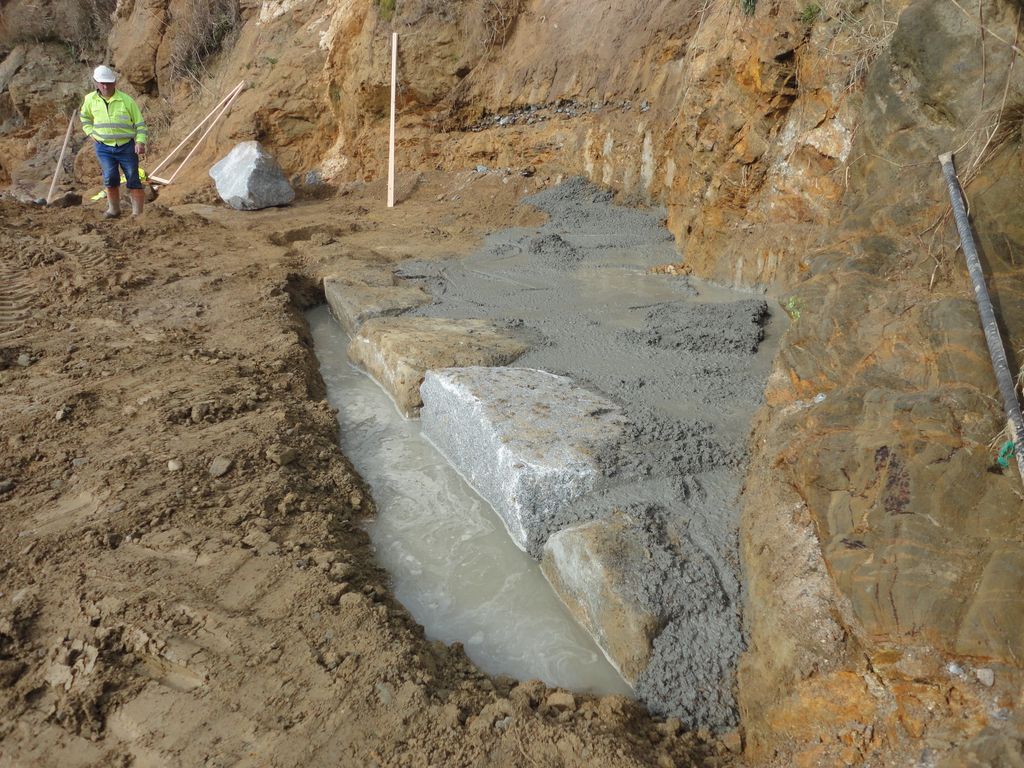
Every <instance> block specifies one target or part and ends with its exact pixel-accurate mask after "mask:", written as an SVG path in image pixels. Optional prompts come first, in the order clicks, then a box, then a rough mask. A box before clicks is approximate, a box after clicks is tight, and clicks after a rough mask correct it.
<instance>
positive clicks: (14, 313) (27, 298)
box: [0, 263, 37, 343]
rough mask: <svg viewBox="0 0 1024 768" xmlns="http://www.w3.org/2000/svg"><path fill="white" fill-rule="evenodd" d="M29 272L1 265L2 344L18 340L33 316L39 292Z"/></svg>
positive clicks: (0, 315)
mask: <svg viewBox="0 0 1024 768" xmlns="http://www.w3.org/2000/svg"><path fill="white" fill-rule="evenodd" d="M27 271H28V270H24V269H18V268H17V267H14V266H13V265H10V264H4V263H0V343H6V342H10V341H14V340H15V339H17V338H18V337H19V336H20V334H21V330H22V325H23V323H24V322H25V320H27V319H28V318H29V317H30V316H31V315H32V306H33V304H34V303H35V299H36V293H37V292H36V290H35V288H34V287H33V283H32V280H31V279H30V278H29V276H28V274H27Z"/></svg>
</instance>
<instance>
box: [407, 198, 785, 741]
mask: <svg viewBox="0 0 1024 768" xmlns="http://www.w3.org/2000/svg"><path fill="white" fill-rule="evenodd" d="M526 202H528V203H530V204H532V205H535V206H536V207H538V208H540V209H541V210H543V211H545V212H546V213H548V214H549V217H550V218H549V220H548V222H547V223H545V224H544V225H543V226H541V227H537V228H517V229H509V230H504V231H502V232H498V233H496V234H494V235H491V236H490V237H488V238H487V240H486V242H485V244H484V246H483V248H481V250H480V251H479V252H477V253H476V254H474V255H472V256H470V257H468V258H465V259H457V260H451V261H446V262H440V263H437V262H433V263H428V262H410V263H406V264H404V265H402V267H401V269H400V271H399V276H400V277H403V278H406V279H411V280H418V281H420V283H421V284H423V285H424V286H425V287H426V288H427V289H428V290H429V291H430V293H431V294H432V296H433V302H432V303H431V304H429V305H422V306H420V307H418V308H416V309H413V310H412V311H411V312H410V315H407V317H408V316H419V317H447V318H464V319H470V318H473V319H486V320H490V321H493V322H495V323H497V324H498V325H499V326H502V327H507V328H521V329H523V330H524V331H527V332H530V333H532V334H533V335H534V336H535V337H536V338H537V340H538V341H536V342H535V343H533V344H532V346H531V347H530V349H529V350H528V351H527V352H526V353H525V354H524V355H523V356H522V357H521V358H519V359H518V360H517V361H516V363H515V365H516V367H517V368H526V369H535V370H539V371H546V372H548V373H551V374H556V375H558V376H564V377H567V378H568V379H569V380H571V384H572V385H573V386H574V387H578V388H582V389H584V390H586V391H587V392H589V393H591V394H593V395H596V396H600V397H602V398H606V399H607V400H609V401H611V403H612V405H611V406H608V408H609V409H616V410H608V411H604V410H603V409H602V410H600V411H599V413H614V415H615V429H616V430H618V431H619V437H618V438H617V439H596V440H590V441H589V442H588V444H587V445H586V450H585V451H584V453H586V455H587V456H588V457H589V458H588V461H592V462H593V466H594V474H593V475H591V476H590V480H586V481H580V477H581V476H580V477H576V478H574V479H569V478H568V476H567V477H566V478H565V482H566V483H567V484H568V485H567V487H571V488H572V490H571V492H568V493H565V492H562V491H559V490H558V489H557V488H555V487H553V486H552V487H549V488H547V489H545V490H544V491H543V493H542V494H541V495H540V496H538V497H537V498H541V497H543V498H545V499H547V501H548V502H552V503H550V504H548V505H547V507H546V511H543V510H542V508H544V507H545V505H544V504H540V505H536V506H535V511H542V512H543V514H542V515H540V516H535V518H536V519H534V520H533V521H532V522H531V524H530V530H531V532H532V533H530V534H529V535H526V537H525V538H526V549H527V550H528V551H530V552H531V554H534V555H536V554H538V552H539V553H540V554H542V555H543V557H544V559H545V560H544V562H545V566H544V567H545V571H546V572H547V574H548V577H549V580H550V581H551V582H552V584H553V585H554V586H555V588H556V589H557V590H558V591H559V592H560V593H561V595H562V597H563V600H564V601H565V603H566V605H567V606H568V607H569V608H570V609H571V610H572V611H573V613H574V614H575V615H576V616H577V618H578V619H579V621H580V622H581V624H583V625H584V626H586V627H588V628H589V629H590V631H591V633H592V634H593V636H594V637H595V638H596V639H597V640H598V642H599V643H600V645H601V647H602V649H603V650H604V651H605V653H606V654H607V655H608V656H609V658H610V659H612V660H613V661H614V662H615V663H616V664H617V665H618V666H619V668H620V669H622V670H623V672H624V673H625V674H626V676H627V677H628V678H630V679H631V680H634V681H635V683H634V684H635V690H636V693H637V695H638V696H639V697H640V698H641V699H642V700H643V701H644V702H645V703H646V704H647V706H648V707H649V708H650V709H652V710H653V711H655V712H658V713H664V714H674V715H678V716H680V717H682V718H683V719H684V720H685V721H687V722H688V723H690V724H692V725H703V726H709V727H712V728H725V727H729V726H731V725H733V724H735V722H736V720H737V715H736V707H735V698H734V686H735V668H736V663H737V659H738V657H739V654H740V653H741V651H742V649H743V631H742V624H741V612H740V605H741V599H742V587H741V583H740V575H739V556H738V545H737V526H738V501H737V497H738V493H739V488H740V482H741V475H742V469H743V463H744V458H745V440H746V437H747V434H748V432H749V426H750V420H751V418H752V416H753V414H754V412H755V410H756V409H757V407H758V406H759V405H760V402H761V398H762V393H763V389H764V385H765V381H766V379H767V374H768V371H769V366H770V361H771V356H772V354H773V352H774V349H775V347H776V340H777V338H778V336H779V335H780V334H781V331H782V327H781V326H782V323H783V322H784V321H783V319H782V316H781V313H771V317H770V318H769V310H768V305H767V303H766V302H765V301H764V300H762V299H761V298H759V297H751V296H750V295H745V294H737V293H734V292H729V291H726V290H723V289H718V288H714V287H712V286H708V285H704V284H700V283H698V282H696V281H693V280H688V279H686V278H681V277H671V276H667V275H653V274H649V273H648V269H649V268H650V267H651V266H654V265H656V264H659V263H664V262H668V261H676V260H677V259H678V255H677V254H676V253H675V250H674V246H673V243H672V239H671V236H670V235H669V233H668V232H667V230H666V229H665V227H664V224H663V221H664V213H663V212H661V211H656V210H653V211H652V210H636V209H628V208H621V207H617V206H614V205H612V204H611V201H610V195H609V194H608V193H607V192H605V191H602V190H599V189H596V188H595V187H593V186H591V185H590V184H588V183H587V182H585V181H583V180H580V179H573V180H570V181H568V182H566V183H564V184H562V185H560V186H558V187H554V188H551V189H548V190H545V191H544V192H541V193H540V194H537V195H534V196H533V197H532V198H528V199H527V200H526ZM462 375H463V374H460V373H457V372H451V371H448V372H442V373H441V374H439V377H447V378H446V379H445V381H447V382H449V383H450V382H452V381H453V380H455V379H457V378H459V377H460V376H462ZM531 375H532V374H531ZM500 378H501V377H497V376H496V377H494V381H493V382H492V385H493V386H494V387H499V386H500ZM431 381H432V378H431V376H430V375H428V376H427V379H426V382H425V385H424V388H423V390H422V394H423V400H424V405H425V409H426V411H427V412H429V411H430V408H431V403H430V397H429V396H428V395H429V394H430V390H431V388H432V387H435V388H436V389H438V392H437V394H438V398H439V400H438V402H439V403H441V402H443V403H444V405H443V406H440V405H439V408H440V409H441V410H442V411H444V416H443V418H444V420H445V421H446V423H447V425H448V426H447V427H444V426H438V427H436V428H431V439H432V440H434V441H435V442H436V443H437V444H438V445H440V446H441V447H442V450H444V451H445V452H446V453H448V455H449V456H450V457H451V458H452V460H453V463H455V465H456V466H457V467H458V468H460V469H461V470H462V471H463V472H464V473H466V475H467V476H470V475H472V474H473V473H474V472H480V473H485V472H486V470H485V469H484V468H483V465H484V464H485V463H486V459H485V458H484V456H485V454H484V453H483V451H482V449H481V448H480V446H482V445H483V444H484V443H485V442H487V441H492V444H493V441H494V440H496V439H497V440H499V442H500V440H501V438H499V437H498V436H497V435H498V431H499V428H498V427H497V426H496V425H495V423H494V421H493V419H490V420H489V418H483V417H481V413H482V412H483V411H487V410H488V409H490V410H492V411H493V410H494V409H500V406H499V405H496V404H495V403H496V402H497V401H500V400H501V399H502V397H503V395H501V394H499V392H498V389H495V390H493V391H492V392H491V393H490V394H488V392H487V391H486V387H484V386H483V384H482V382H480V381H478V382H477V384H478V385H479V386H477V388H476V391H475V392H474V393H473V396H472V397H469V396H468V394H466V393H463V394H462V395H459V396H455V395H453V394H452V393H450V392H441V391H440V390H441V389H443V388H442V387H441V381H442V379H441V378H436V379H433V381H434V382H435V384H431ZM488 386H491V385H488ZM567 386H568V385H567ZM460 398H461V399H460ZM550 398H551V396H550V395H544V397H543V398H540V399H539V400H537V402H538V403H539V402H544V401H548V404H552V403H554V402H555V401H554V400H551V399H550ZM517 402H518V401H517ZM515 407H516V408H521V407H522V406H521V405H517V406H515ZM547 416H550V420H548V421H545V422H544V424H543V430H542V432H543V437H542V438H541V437H539V436H537V435H533V434H530V433H529V432H528V431H526V430H527V428H528V427H532V426H534V424H533V423H530V424H528V425H527V424H523V425H521V426H522V427H523V429H524V432H522V433H521V434H520V438H518V440H519V442H520V443H521V444H522V445H520V446H519V447H518V450H520V452H521V454H522V455H527V454H528V451H529V449H530V446H529V445H528V444H529V443H530V442H531V440H538V445H539V446H543V445H544V441H545V440H548V439H549V438H550V436H552V435H554V434H561V435H562V436H563V438H564V439H565V440H567V441H569V442H571V441H572V439H573V435H574V433H576V430H578V429H581V428H582V426H583V422H581V420H580V417H579V415H578V413H577V412H574V411H572V409H571V408H570V409H564V410H562V409H560V408H559V407H556V408H553V409H552V411H551V413H550V414H547ZM514 421H515V420H514V419H512V420H509V421H508V422H507V424H506V427H505V429H510V428H511V427H510V426H509V425H511V424H513V423H514ZM521 421H528V419H526V418H525V417H524V418H523V419H521ZM488 422H489V426H482V425H484V424H485V423H488ZM460 431H462V432H465V433H466V434H465V435H462V436H460V434H459V433H460ZM441 433H443V434H441ZM505 436H506V437H507V438H508V439H509V440H510V441H511V440H516V439H517V438H516V431H515V430H513V431H511V432H508V433H507V434H506V435H505ZM462 439H466V440H467V446H468V447H466V448H465V449H464V450H463V452H464V453H466V454H469V453H473V454H476V453H479V454H480V455H474V456H472V457H469V458H467V459H466V460H465V461H463V459H461V458H460V456H459V453H458V451H456V450H455V449H452V448H450V447H445V446H446V445H447V444H449V443H452V444H454V443H457V442H458V441H459V440H462ZM492 448H493V445H492ZM540 450H541V451H542V452H543V449H542V448H541V449H540ZM493 453H494V451H493V450H492V454H493ZM575 460H576V459H575V458H569V457H568V456H567V457H566V460H565V465H564V467H568V466H570V465H572V462H573V461H575ZM468 467H476V469H472V470H471V469H468ZM496 467H497V465H492V466H491V469H492V472H493V473H494V474H497V475H501V477H499V478H490V479H489V482H491V483H492V485H501V484H502V483H506V484H507V483H508V482H509V481H510V480H511V478H512V476H513V474H514V473H513V470H515V471H519V469H518V468H516V467H515V466H514V463H513V464H509V465H508V466H507V467H506V468H504V469H500V470H499V469H497V468H496ZM564 467H563V469H564ZM560 471H561V470H560ZM471 479H472V478H471ZM472 481H473V483H474V485H476V486H477V487H478V488H480V489H481V491H482V492H483V493H484V495H485V496H487V497H488V499H489V500H490V501H492V503H493V504H494V506H495V508H496V509H497V511H498V512H499V514H503V513H502V511H501V508H502V504H504V503H505V502H503V501H501V500H500V499H497V498H495V497H492V496H491V495H489V494H490V492H489V491H487V490H486V489H484V488H482V487H481V486H483V485H484V482H483V481H481V480H472ZM580 491H583V492H582V493H580ZM560 494H561V495H560ZM545 515H546V516H547V523H545V522H544V520H542V519H540V518H541V517H543V516H545ZM503 516H504V515H503ZM506 523H508V520H507V519H506ZM574 526H578V528H576V529H575V530H574ZM509 529H510V531H511V530H512V529H513V526H512V525H509ZM513 535H515V532H514V531H513Z"/></svg>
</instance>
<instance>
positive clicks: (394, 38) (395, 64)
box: [388, 32, 398, 208]
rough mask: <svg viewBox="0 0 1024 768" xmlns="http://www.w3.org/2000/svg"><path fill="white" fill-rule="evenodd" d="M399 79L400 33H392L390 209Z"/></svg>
mask: <svg viewBox="0 0 1024 768" xmlns="http://www.w3.org/2000/svg"><path fill="white" fill-rule="evenodd" d="M397 79H398V33H397V32H392V33H391V134H390V137H389V138H388V208H394V207H395V82H396V81H397Z"/></svg>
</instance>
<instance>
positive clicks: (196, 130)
mask: <svg viewBox="0 0 1024 768" xmlns="http://www.w3.org/2000/svg"><path fill="white" fill-rule="evenodd" d="M243 85H245V81H244V80H243V81H242V82H240V83H239V84H238V85H236V86H235V87H234V88H232V89H231V90H230V91H228V95H227V96H225V97H224V98H223V99H221V100H220V103H219V104H217V106H216V107H214V108H213V109H211V110H210V113H209V114H208V115H207V116H206V117H204V118H203V119H202V120H200V121H199V122H198V123H196V126H195V128H193V129H192V131H191V132H190V133H189V135H188V136H186V137H185V138H184V139H182V140H181V143H179V144H178V146H176V147H175V148H174V149H172V150H171V151H170V153H169V154H168V155H167V157H165V158H164V159H163V160H161V161H160V163H159V164H158V165H157V167H156V168H154V169H153V170H152V171H150V172H149V175H150V176H153V175H154V174H157V173H160V169H161V168H163V167H164V166H165V165H167V163H169V162H170V161H171V158H172V157H174V156H175V155H176V154H178V150H179V149H181V148H182V147H184V146H185V145H186V144H187V143H188V140H189V139H191V138H192V137H193V136H195V135H196V134H197V133H199V131H200V130H201V129H202V127H203V126H204V125H206V121H207V120H209V119H210V118H211V117H213V116H214V114H216V113H217V112H218V111H219V110H220V109H221V107H223V106H224V105H225V104H226V103H227V102H228V101H230V100H231V99H233V98H234V97H235V95H236V94H237V93H238V92H239V91H240V90H242V86H243Z"/></svg>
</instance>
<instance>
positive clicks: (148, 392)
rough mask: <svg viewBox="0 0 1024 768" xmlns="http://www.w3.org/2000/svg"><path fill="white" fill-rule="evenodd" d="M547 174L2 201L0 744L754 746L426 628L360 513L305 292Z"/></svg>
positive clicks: (428, 754)
mask: <svg viewBox="0 0 1024 768" xmlns="http://www.w3.org/2000/svg"><path fill="white" fill-rule="evenodd" d="M543 183H544V180H541V179H538V178H531V179H525V178H522V177H520V176H507V177H505V176H502V175H500V174H497V173H493V172H492V173H489V174H483V175H481V174H473V173H469V172H467V173H463V174H454V175H440V174H438V175H427V176H420V175H417V176H415V177H412V176H410V177H407V178H403V179H400V187H399V200H400V204H399V206H398V207H396V208H395V209H392V210H388V209H387V208H386V207H385V206H384V204H383V200H384V194H383V188H382V187H380V186H379V185H367V186H362V185H360V186H356V187H353V188H350V189H347V190H342V192H341V193H340V194H338V195H337V196H332V197H329V198H326V199H322V200H305V201H300V202H299V203H297V204H296V205H294V206H292V207H290V208H287V209H280V210H270V211H263V212H258V213H238V212H234V211H231V210H229V209H226V208H223V207H221V206H219V204H215V203H213V202H212V200H206V201H203V200H200V201H199V202H193V203H192V204H189V205H184V206H177V207H172V208H168V207H165V206H164V205H162V204H160V203H157V204H156V205H154V206H151V207H150V208H149V210H148V211H147V213H146V215H145V216H144V217H143V218H142V219H141V221H133V220H131V219H121V220H117V221H104V220H102V219H100V218H99V214H100V211H99V209H98V208H97V207H95V206H93V207H83V208H72V209H66V210H57V209H37V208H32V207H26V206H23V205H20V204H17V203H13V202H0V221H2V223H3V226H2V228H0V439H2V450H0V766H4V767H6V766H29V765H31V766H37V765H61V766H67V767H73V766H128V765H132V766H167V765H182V766H198V765H207V766H227V765H233V766H278V765H280V766H284V765H304V766H313V765H352V766H373V765H401V766H405V765H409V766H428V765H434V766H456V765H524V766H548V765H551V766H555V765H567V766H570V765H581V766H582V765H588V766H594V765H602V766H603V765H622V766H651V765H658V766H672V765H691V764H697V765H722V764H728V763H732V762H733V761H734V758H733V756H732V754H731V753H730V752H729V751H728V749H727V748H726V746H725V745H724V744H723V743H722V742H718V741H715V740H713V739H711V738H710V737H709V736H708V735H707V734H702V735H700V736H698V735H696V734H689V733H685V732H684V731H683V730H682V729H681V727H680V724H679V722H678V721H672V720H669V721H668V722H659V721H656V720H654V719H651V718H650V717H649V716H648V715H647V714H646V713H644V712H643V711H642V710H641V709H640V708H639V707H637V706H636V705H635V704H633V703H632V702H630V701H628V700H625V699H621V698H617V697H606V698H589V697H586V696H580V695H576V696H570V695H566V694H565V693H564V692H556V691H552V690H550V689H548V688H546V687H545V686H544V685H543V684H541V683H538V682H535V681H534V682H517V681H514V680H511V679H503V678H498V679H490V678H488V677H487V676H486V675H484V674H482V673H481V672H479V671H478V670H477V669H475V668H474V666H473V665H472V664H471V663H470V662H469V661H468V660H467V659H466V657H465V655H464V654H463V653H462V651H461V648H459V647H458V646H455V647H452V648H447V647H445V646H443V645H441V644H438V643H431V642H429V641H427V640H425V639H424V637H423V632H422V629H421V628H420V627H418V626H417V625H416V624H415V622H414V621H413V620H412V619H411V618H410V617H409V615H408V614H407V612H406V611H405V610H404V609H403V608H402V606H401V605H399V604H398V603H396V602H395V601H394V600H393V598H392V597H391V595H390V592H389V590H388V586H387V577H386V574H385V573H383V572H382V571H381V570H379V569H378V568H377V567H376V566H375V564H374V562H373V559H372V555H371V553H370V550H369V546H368V539H367V536H366V535H365V533H364V532H363V530H362V527H361V521H362V520H363V519H365V517H366V516H367V515H370V514H372V512H373V502H372V499H370V498H369V497H368V494H367V493H366V490H365V488H364V487H363V485H362V483H361V481H360V479H359V478H358V477H357V476H356V475H355V473H354V472H353V471H352V469H351V466H350V465H349V463H348V461H347V460H346V459H345V457H344V456H342V454H341V453H340V451H339V449H338V448H337V429H338V428H337V425H336V421H335V418H334V414H333V412H332V411H331V409H330V408H329V406H328V405H327V404H326V402H325V401H324V399H323V396H324V392H323V385H322V382H321V381H320V378H319V374H318V366H317V361H316V359H315V357H314V356H313V352H312V348H311V342H310V339H309V336H308V333H307V330H306V327H305V323H304V320H303V317H302V314H301V310H302V309H305V308H307V307H309V306H311V305H313V304H315V303H318V302H319V301H320V300H321V295H320V290H319V287H318V286H319V280H320V278H321V277H322V276H324V275H325V274H329V273H344V272H345V271H346V270H353V271H355V270H374V269H376V270H381V269H386V268H387V266H388V265H389V264H392V263H394V262H395V261H399V260H402V259H405V258H409V257H419V258H424V257H426V258H441V257H446V256H451V255H453V254H460V253H466V252H467V251H468V250H469V249H470V248H472V247H473V246H474V245H475V244H476V243H477V242H479V238H480V237H481V236H482V234H483V233H484V232H486V231H490V230H494V229H497V228H500V227H505V226H509V225H511V224H521V223H527V222H529V221H534V220H536V217H537V215H538V214H537V213H536V212H534V211H532V210H528V209H524V208H520V207H518V206H517V204H516V201H517V200H518V199H519V197H520V196H521V195H523V194H527V193H529V192H533V191H535V190H536V189H537V188H538V186H539V185H541V184H543ZM198 198H202V195H199V196H198ZM204 202H208V203H210V204H209V205H206V204H204ZM701 736H703V737H704V738H701ZM729 743H730V746H732V747H733V748H736V747H738V742H737V741H736V739H735V737H734V738H733V739H732V740H729Z"/></svg>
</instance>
